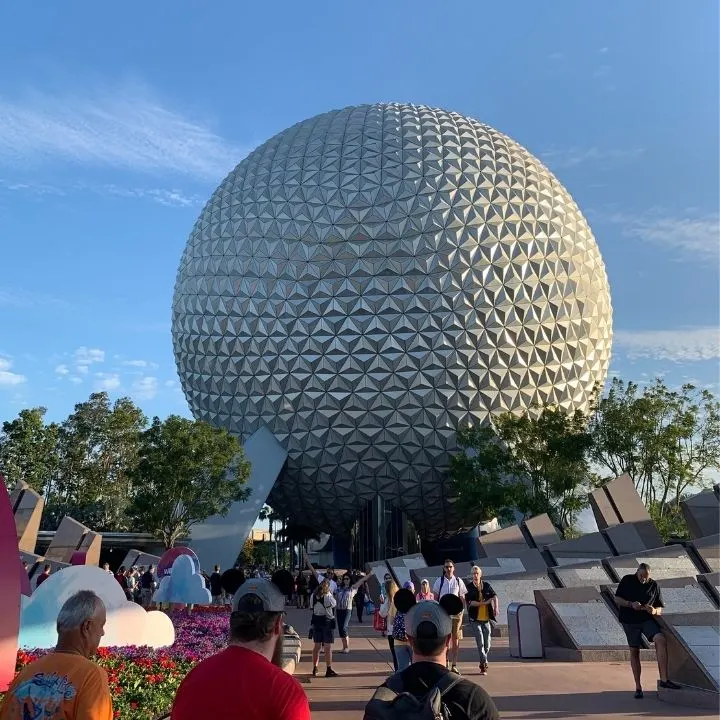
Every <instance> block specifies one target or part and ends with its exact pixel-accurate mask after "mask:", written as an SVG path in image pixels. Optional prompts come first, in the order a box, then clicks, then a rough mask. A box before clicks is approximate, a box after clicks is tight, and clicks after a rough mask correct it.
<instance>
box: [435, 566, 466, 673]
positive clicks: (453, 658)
mask: <svg viewBox="0 0 720 720" xmlns="http://www.w3.org/2000/svg"><path fill="white" fill-rule="evenodd" d="M443 566H444V568H443V569H444V572H443V574H442V575H441V576H440V577H439V578H438V579H437V580H436V581H435V583H434V584H433V596H434V597H435V600H440V598H441V597H443V595H448V594H450V595H457V597H459V598H460V599H461V600H462V601H463V603H464V602H465V596H466V595H467V587H465V583H464V582H463V579H462V578H459V577H455V563H454V562H453V561H452V560H446V561H445V562H444V563H443ZM463 612H464V611H463ZM463 612H460V614H459V615H453V616H452V639H451V641H450V652H449V653H448V662H449V664H450V669H451V670H452V672H454V673H456V674H457V675H459V674H460V671H459V670H458V666H457V660H458V653H459V652H460V641H461V640H462V637H463V634H462V621H463Z"/></svg>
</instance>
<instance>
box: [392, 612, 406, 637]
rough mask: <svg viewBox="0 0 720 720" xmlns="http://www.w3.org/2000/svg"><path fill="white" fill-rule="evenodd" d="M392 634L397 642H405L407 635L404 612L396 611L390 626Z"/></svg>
mask: <svg viewBox="0 0 720 720" xmlns="http://www.w3.org/2000/svg"><path fill="white" fill-rule="evenodd" d="M392 636H393V637H394V638H395V639H396V640H398V641H399V642H407V635H406V634H405V615H404V613H398V614H397V615H396V616H395V622H394V623H393V626H392Z"/></svg>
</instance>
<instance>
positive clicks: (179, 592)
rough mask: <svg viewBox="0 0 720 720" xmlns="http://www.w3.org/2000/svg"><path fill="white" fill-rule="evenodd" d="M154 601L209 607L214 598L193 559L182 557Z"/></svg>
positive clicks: (163, 582) (162, 583) (173, 567)
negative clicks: (197, 570) (196, 568)
mask: <svg viewBox="0 0 720 720" xmlns="http://www.w3.org/2000/svg"><path fill="white" fill-rule="evenodd" d="M46 582H47V581H46ZM40 587H42V585H41V586H40ZM153 600H154V601H155V602H156V603H184V604H186V605H209V604H210V602H211V601H212V596H211V595H210V591H209V590H208V589H207V588H206V587H205V578H203V576H202V575H201V574H200V573H199V572H196V571H195V565H194V563H193V561H192V558H191V557H190V556H189V555H180V556H179V557H178V558H177V560H175V562H174V563H173V564H172V570H171V571H170V574H169V575H166V576H165V577H164V578H163V579H162V580H161V581H160V587H159V588H158V589H157V590H156V591H155V594H154V595H153Z"/></svg>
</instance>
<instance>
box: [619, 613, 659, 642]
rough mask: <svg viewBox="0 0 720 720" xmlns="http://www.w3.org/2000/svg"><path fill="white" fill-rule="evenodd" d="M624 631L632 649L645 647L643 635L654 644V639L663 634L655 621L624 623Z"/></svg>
mask: <svg viewBox="0 0 720 720" xmlns="http://www.w3.org/2000/svg"><path fill="white" fill-rule="evenodd" d="M623 630H624V631H625V637H627V641H628V647H631V648H642V647H643V641H642V636H643V635H644V636H645V637H646V638H647V639H648V640H649V641H650V642H652V641H653V638H654V637H655V636H656V635H657V634H658V633H660V632H662V630H661V628H660V626H659V625H658V624H657V623H656V622H655V620H650V619H648V620H644V621H643V622H641V623H623Z"/></svg>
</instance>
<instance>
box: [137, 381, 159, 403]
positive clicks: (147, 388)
mask: <svg viewBox="0 0 720 720" xmlns="http://www.w3.org/2000/svg"><path fill="white" fill-rule="evenodd" d="M157 392H158V379H157V378H156V377H150V376H146V377H142V378H139V379H138V380H136V381H135V382H134V383H133V384H132V393H133V395H134V396H135V397H136V398H138V400H152V399H153V398H154V397H155V396H156V395H157Z"/></svg>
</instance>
